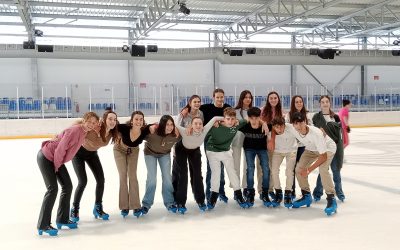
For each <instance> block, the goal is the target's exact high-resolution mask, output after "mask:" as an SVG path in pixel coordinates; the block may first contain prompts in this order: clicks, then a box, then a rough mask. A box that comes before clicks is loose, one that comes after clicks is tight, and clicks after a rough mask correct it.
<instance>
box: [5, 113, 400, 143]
mask: <svg viewBox="0 0 400 250" xmlns="http://www.w3.org/2000/svg"><path fill="white" fill-rule="evenodd" d="M128 119H129V117H119V121H120V122H121V123H123V122H126V121H127V120H128ZM78 120H79V119H64V118H63V119H20V120H0V139H19V138H20V139H27V138H44V137H52V136H54V135H55V134H57V133H59V132H60V131H62V130H63V129H64V128H66V127H68V126H70V125H72V124H73V123H74V122H76V121H78ZM158 120H159V117H158V116H155V117H146V122H147V123H153V122H157V121H158ZM350 126H351V127H353V128H356V127H381V126H400V111H392V112H389V111H388V112H352V113H351V114H350Z"/></svg>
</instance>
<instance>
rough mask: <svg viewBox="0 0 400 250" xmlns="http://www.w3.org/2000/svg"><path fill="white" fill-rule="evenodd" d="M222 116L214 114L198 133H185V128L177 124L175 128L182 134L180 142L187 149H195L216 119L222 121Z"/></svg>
mask: <svg viewBox="0 0 400 250" xmlns="http://www.w3.org/2000/svg"><path fill="white" fill-rule="evenodd" d="M223 119H224V117H222V116H214V117H213V118H212V119H211V120H210V121H209V122H208V123H207V124H206V125H205V126H204V128H203V131H201V132H200V133H198V134H197V133H194V132H193V133H192V134H191V135H187V134H186V128H184V127H182V126H180V125H177V126H176V128H177V129H178V130H179V133H180V135H181V136H182V144H183V146H185V148H187V149H195V148H198V147H200V145H201V144H202V143H203V142H204V138H205V137H206V135H207V133H208V131H209V130H210V129H211V128H212V126H213V125H214V123H215V122H216V121H222V120H223Z"/></svg>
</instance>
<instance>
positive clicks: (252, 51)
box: [246, 48, 257, 55]
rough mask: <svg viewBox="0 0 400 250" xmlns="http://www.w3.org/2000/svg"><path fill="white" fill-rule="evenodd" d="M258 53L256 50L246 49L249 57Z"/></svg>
mask: <svg viewBox="0 0 400 250" xmlns="http://www.w3.org/2000/svg"><path fill="white" fill-rule="evenodd" d="M256 51H257V50H256V48H246V54H248V55H254V54H255V53H256Z"/></svg>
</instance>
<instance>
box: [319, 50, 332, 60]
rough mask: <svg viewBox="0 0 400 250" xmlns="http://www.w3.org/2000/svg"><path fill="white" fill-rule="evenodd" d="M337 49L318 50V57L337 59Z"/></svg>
mask: <svg viewBox="0 0 400 250" xmlns="http://www.w3.org/2000/svg"><path fill="white" fill-rule="evenodd" d="M335 53H336V50H335V49H320V50H318V56H319V57H320V58H322V59H333V58H335Z"/></svg>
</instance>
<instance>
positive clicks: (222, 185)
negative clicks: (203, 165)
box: [204, 138, 225, 200]
mask: <svg viewBox="0 0 400 250" xmlns="http://www.w3.org/2000/svg"><path fill="white" fill-rule="evenodd" d="M207 139H208V138H206V140H204V152H205V151H206V147H207ZM210 189H211V168H210V163H209V162H208V159H207V173H206V199H207V200H209V199H210V195H211V191H210ZM219 194H220V195H225V175H224V164H222V162H221V178H220V182H219Z"/></svg>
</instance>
